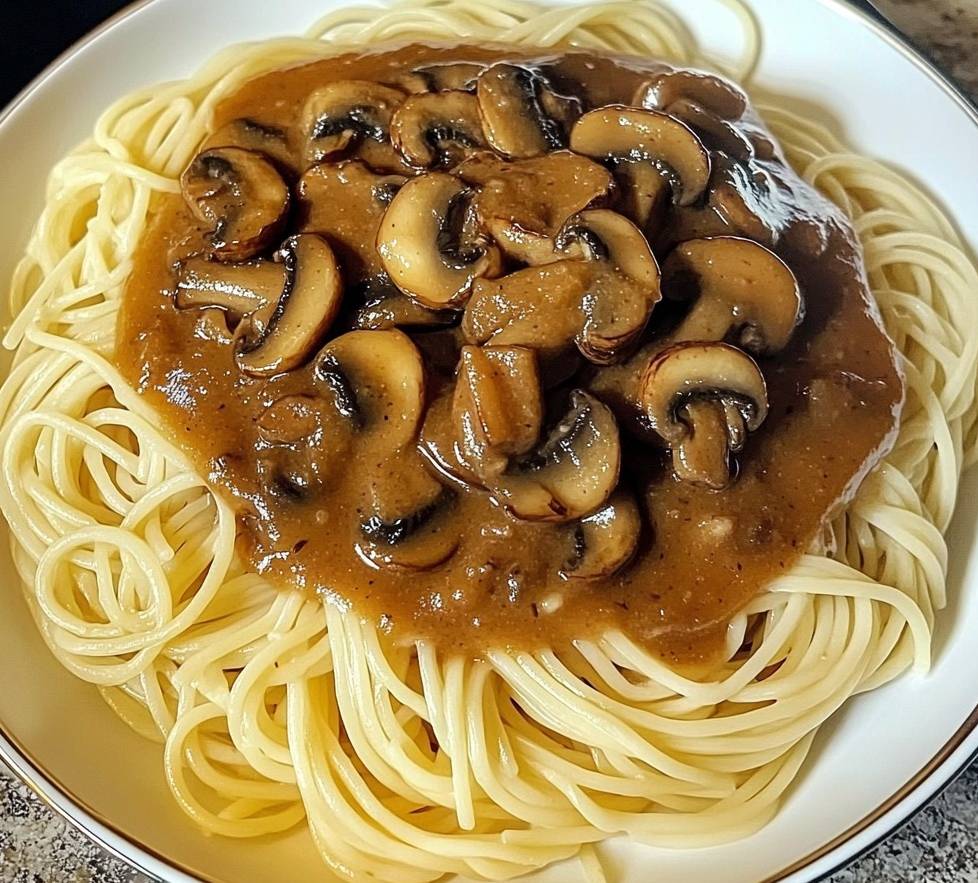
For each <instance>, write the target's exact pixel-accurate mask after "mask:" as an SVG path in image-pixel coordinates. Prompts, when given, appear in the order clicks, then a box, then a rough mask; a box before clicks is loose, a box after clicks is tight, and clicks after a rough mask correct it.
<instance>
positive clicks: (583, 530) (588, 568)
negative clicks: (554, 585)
mask: <svg viewBox="0 0 978 883" xmlns="http://www.w3.org/2000/svg"><path fill="white" fill-rule="evenodd" d="M641 530H642V516H641V513H640V512H639V509H638V505H637V504H636V502H635V498H634V497H633V496H632V495H631V494H630V493H628V491H625V490H623V489H621V488H619V489H618V490H616V491H615V492H614V494H612V495H611V499H610V500H608V502H607V503H606V504H605V505H604V506H602V507H601V508H600V509H599V510H598V511H597V512H594V513H593V514H591V515H588V516H587V517H586V518H582V519H581V520H580V521H579V522H578V523H577V524H575V525H574V526H573V529H572V537H573V550H572V554H571V556H570V557H569V559H568V561H567V563H566V564H565V565H564V566H563V567H562V568H561V570H560V576H561V577H563V578H564V579H568V580H577V579H580V580H591V579H602V578H605V577H609V576H613V575H614V574H615V573H617V572H618V571H619V570H621V569H622V568H623V567H624V566H625V565H626V564H628V562H629V561H631V559H632V556H634V554H635V549H636V547H637V546H638V538H639V534H640V533H641Z"/></svg>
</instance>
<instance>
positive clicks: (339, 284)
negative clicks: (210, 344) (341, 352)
mask: <svg viewBox="0 0 978 883" xmlns="http://www.w3.org/2000/svg"><path fill="white" fill-rule="evenodd" d="M276 260H278V261H280V262H281V263H282V265H283V266H284V267H285V273H286V282H285V288H284V289H283V290H282V293H281V295H280V296H279V298H278V302H277V303H276V305H275V308H274V310H273V311H272V313H271V314H270V315H269V316H268V318H267V321H264V322H262V324H261V327H260V328H258V327H255V326H253V327H252V328H251V329H250V330H249V333H246V334H244V335H242V336H240V337H239V338H238V347H237V353H236V356H235V361H236V362H237V364H238V367H239V368H240V369H241V370H242V371H244V372H245V373H246V374H251V375H254V376H257V377H266V376H269V375H272V374H280V373H282V372H283V371H290V370H292V369H293V368H296V367H298V366H299V365H301V364H302V363H303V362H305V361H306V359H307V358H308V357H309V355H310V354H311V353H312V351H313V350H314V349H315V348H316V346H317V344H318V343H319V341H320V339H321V338H322V337H323V336H324V335H325V334H326V332H327V331H328V330H329V328H330V326H331V325H332V324H333V321H334V320H335V319H336V315H337V313H338V312H339V309H340V303H341V301H342V298H343V281H342V278H341V276H340V268H339V265H338V264H337V262H336V257H335V256H334V254H333V250H332V249H331V248H330V247H329V244H328V243H327V242H326V241H325V240H324V239H322V238H321V237H319V236H316V235H314V234H312V233H300V234H298V235H296V236H292V237H290V238H289V239H286V240H285V242H284V243H282V248H281V249H280V250H279V251H278V252H277V253H276Z"/></svg>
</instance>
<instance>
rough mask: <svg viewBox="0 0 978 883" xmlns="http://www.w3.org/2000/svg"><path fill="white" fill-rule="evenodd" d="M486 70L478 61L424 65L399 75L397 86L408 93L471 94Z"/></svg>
mask: <svg viewBox="0 0 978 883" xmlns="http://www.w3.org/2000/svg"><path fill="white" fill-rule="evenodd" d="M485 69H486V66H485V65H484V64H482V63H481V62H478V61H443V62H437V63H435V64H426V65H423V66H421V67H416V68H415V69H414V70H412V71H410V72H408V73H406V74H403V75H401V76H400V77H398V79H397V80H396V84H397V85H398V86H401V87H403V88H404V89H407V90H408V91H409V92H414V93H418V92H443V91H445V90H446V89H451V90H459V91H463V92H472V91H473V90H474V89H475V84H476V80H478V78H479V74H481V73H482V72H483V71H484V70H485Z"/></svg>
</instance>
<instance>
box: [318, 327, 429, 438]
mask: <svg viewBox="0 0 978 883" xmlns="http://www.w3.org/2000/svg"><path fill="white" fill-rule="evenodd" d="M314 376H315V378H316V380H317V383H318V385H319V386H320V387H321V388H324V389H325V390H326V391H328V392H329V393H331V394H332V395H333V397H334V400H335V401H336V404H337V407H338V409H340V410H343V411H347V412H348V416H349V418H350V420H351V422H353V423H355V424H357V425H358V426H359V428H360V431H362V432H366V433H381V434H383V435H384V436H385V437H386V438H387V439H388V441H389V444H388V445H387V446H386V447H387V448H388V449H389V450H395V449H398V448H401V447H403V446H404V445H408V444H410V443H411V442H412V441H413V440H414V438H415V437H416V436H417V433H418V427H419V425H420V423H421V417H422V414H423V412H424V404H425V378H424V364H423V362H422V360H421V354H420V353H419V352H418V348H417V347H416V346H415V345H414V343H413V342H412V341H411V338H410V337H408V336H407V335H406V334H405V333H404V332H403V331H398V330H396V329H390V330H387V331H350V332H347V333H346V334H341V335H340V336H339V337H336V338H334V339H333V340H331V341H330V342H329V343H327V344H326V346H324V347H323V348H322V349H321V350H320V351H319V354H318V355H317V356H316V361H315V368H314Z"/></svg>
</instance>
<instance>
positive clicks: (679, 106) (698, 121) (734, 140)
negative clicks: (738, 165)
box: [666, 98, 754, 162]
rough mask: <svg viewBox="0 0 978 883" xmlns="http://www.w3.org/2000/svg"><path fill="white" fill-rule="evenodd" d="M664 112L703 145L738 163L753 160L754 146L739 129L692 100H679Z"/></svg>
mask: <svg viewBox="0 0 978 883" xmlns="http://www.w3.org/2000/svg"><path fill="white" fill-rule="evenodd" d="M666 112H667V113H669V114H670V115H671V116H674V117H676V119H679V120H682V121H683V122H684V123H686V125H687V126H689V127H690V128H691V129H692V130H693V131H694V132H696V134H698V135H699V136H700V138H701V139H702V140H703V142H704V143H706V144H707V145H709V146H710V147H713V148H715V149H716V150H722V151H723V152H724V153H726V154H727V155H728V156H731V157H733V158H734V159H735V160H737V161H738V162H747V161H748V160H750V159H751V158H753V156H754V145H753V144H752V143H751V141H750V139H749V138H748V137H747V136H746V135H744V134H743V133H742V132H741V131H740V129H738V128H737V127H736V126H734V125H731V124H730V123H729V122H727V120H725V119H722V118H721V117H719V116H717V115H716V114H715V113H713V112H712V111H710V110H707V109H706V108H705V107H703V106H702V105H701V104H698V103H697V102H695V101H693V100H692V99H690V98H679V99H677V100H676V101H673V102H672V104H670V105H669V107H668V108H666Z"/></svg>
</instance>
